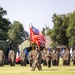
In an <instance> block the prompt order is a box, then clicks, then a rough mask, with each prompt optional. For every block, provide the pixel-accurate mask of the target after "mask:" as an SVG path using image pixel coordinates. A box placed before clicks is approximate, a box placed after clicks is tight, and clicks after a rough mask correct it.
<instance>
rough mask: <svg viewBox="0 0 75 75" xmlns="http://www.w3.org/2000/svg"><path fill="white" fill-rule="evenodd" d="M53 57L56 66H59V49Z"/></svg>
mask: <svg viewBox="0 0 75 75" xmlns="http://www.w3.org/2000/svg"><path fill="white" fill-rule="evenodd" d="M53 58H54V65H55V66H58V65H59V52H58V51H56V52H55V53H54V56H53Z"/></svg>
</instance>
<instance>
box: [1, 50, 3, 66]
mask: <svg viewBox="0 0 75 75" xmlns="http://www.w3.org/2000/svg"><path fill="white" fill-rule="evenodd" d="M3 65H4V53H3V51H2V50H0V66H3Z"/></svg>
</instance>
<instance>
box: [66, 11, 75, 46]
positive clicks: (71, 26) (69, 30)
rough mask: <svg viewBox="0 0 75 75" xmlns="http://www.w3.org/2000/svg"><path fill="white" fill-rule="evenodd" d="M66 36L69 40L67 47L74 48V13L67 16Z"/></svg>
mask: <svg viewBox="0 0 75 75" xmlns="http://www.w3.org/2000/svg"><path fill="white" fill-rule="evenodd" d="M67 36H68V38H69V46H75V11H74V12H73V13H71V14H70V15H69V25H68V28H67Z"/></svg>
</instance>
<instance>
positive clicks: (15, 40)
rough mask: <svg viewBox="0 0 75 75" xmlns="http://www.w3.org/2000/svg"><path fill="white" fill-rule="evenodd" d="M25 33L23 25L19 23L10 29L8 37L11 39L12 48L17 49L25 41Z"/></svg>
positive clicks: (15, 23)
mask: <svg viewBox="0 0 75 75" xmlns="http://www.w3.org/2000/svg"><path fill="white" fill-rule="evenodd" d="M23 32H24V28H23V25H22V24H21V23H20V22H18V21H14V22H13V24H12V25H11V29H9V32H8V35H9V39H10V40H11V41H12V43H11V44H12V48H13V49H17V47H18V45H19V44H20V43H21V42H22V41H23V39H22V33H23Z"/></svg>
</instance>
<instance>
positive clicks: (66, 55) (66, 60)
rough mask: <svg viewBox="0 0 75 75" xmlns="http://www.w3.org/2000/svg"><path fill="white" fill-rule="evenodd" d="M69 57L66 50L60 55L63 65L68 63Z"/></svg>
mask: <svg viewBox="0 0 75 75" xmlns="http://www.w3.org/2000/svg"><path fill="white" fill-rule="evenodd" d="M69 58H70V54H69V53H68V52H67V50H66V51H65V52H64V53H63V55H62V59H63V65H69Z"/></svg>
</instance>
